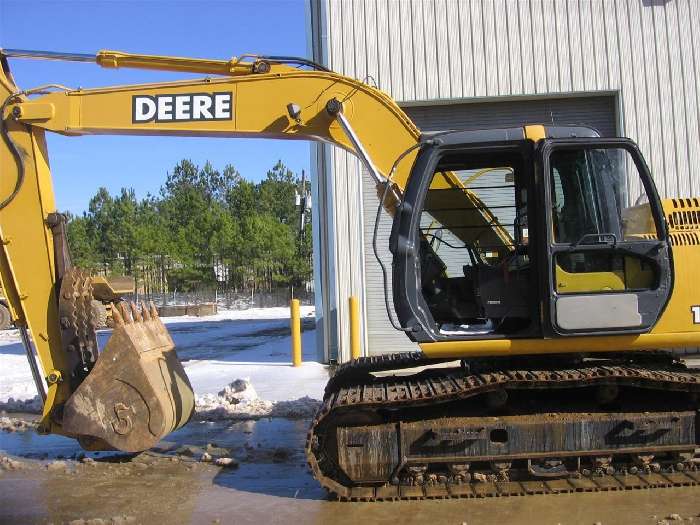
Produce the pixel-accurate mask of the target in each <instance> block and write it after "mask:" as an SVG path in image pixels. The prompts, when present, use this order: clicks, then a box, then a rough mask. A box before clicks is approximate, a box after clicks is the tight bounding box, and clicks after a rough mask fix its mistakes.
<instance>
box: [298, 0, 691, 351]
mask: <svg viewBox="0 0 700 525" xmlns="http://www.w3.org/2000/svg"><path fill="white" fill-rule="evenodd" d="M310 1H311V2H312V10H313V9H317V10H319V9H320V10H321V11H322V12H323V13H324V19H325V25H326V32H327V33H326V35H325V36H327V53H328V57H327V64H328V66H329V67H330V68H331V69H333V70H335V71H338V72H340V73H344V74H346V75H349V76H353V77H356V78H360V79H368V80H369V81H370V82H375V83H376V84H377V86H378V87H379V88H380V89H383V90H385V91H387V92H389V93H390V94H391V95H392V96H393V97H394V98H395V99H397V100H399V101H400V102H404V103H407V104H415V103H418V102H420V101H433V100H441V101H442V102H445V103H449V102H453V101H454V102H464V100H465V99H472V100H473V97H487V98H495V97H505V98H508V99H512V98H513V97H519V96H526V97H531V96H536V95H557V94H559V95H562V94H566V95H569V94H571V93H587V94H590V93H600V92H605V93H611V92H612V93H616V94H617V97H618V101H619V102H618V103H619V109H620V111H619V125H618V128H619V131H620V133H621V134H622V135H625V136H628V137H630V138H632V139H633V140H635V141H636V142H637V143H638V144H639V146H640V148H641V150H642V152H643V153H644V155H645V156H646V158H647V161H648V162H649V164H650V166H651V168H652V172H653V173H654V177H655V179H656V183H657V187H658V189H659V191H660V193H661V194H662V196H667V197H675V196H687V195H695V194H698V193H700V174H699V173H698V170H697V168H696V166H698V165H699V164H698V160H699V158H698V157H699V155H700V101H699V100H698V97H699V94H698V88H697V85H698V81H700V35H698V34H697V32H696V28H697V27H700V2H697V1H694V0H668V1H664V0H590V1H585V0H556V1H554V0H471V1H470V0H461V1H452V0H432V1H420V0H403V1H393V0H325V1H324V0H321V3H319V2H318V1H317V0H310ZM314 5H315V7H314ZM315 30H316V31H318V30H319V28H318V27H317V28H315ZM331 164H332V166H333V174H332V177H333V182H334V184H335V188H336V190H339V189H340V187H341V186H345V185H348V186H347V188H346V189H340V191H339V196H341V197H342V195H343V194H344V195H345V200H344V201H341V202H339V203H338V205H337V206H338V207H337V210H336V217H340V216H341V215H342V216H344V217H348V223H347V225H346V226H347V228H345V229H339V230H338V231H339V232H349V231H351V230H352V228H353V227H356V228H357V230H360V225H361V224H363V223H362V222H357V221H359V220H360V219H361V215H362V213H361V211H360V210H357V209H353V208H354V207H355V206H356V202H355V200H354V199H352V197H351V196H352V192H353V191H356V187H352V186H351V185H354V184H356V181H357V180H358V179H359V174H360V171H359V164H358V163H357V162H356V161H355V160H354V159H353V158H350V157H349V156H348V155H347V154H345V153H343V152H340V151H333V153H332V160H331ZM348 228H349V229H348ZM366 231H367V226H366V222H365V233H366ZM348 235H349V243H350V244H349V246H348V249H347V253H343V254H342V257H340V258H338V260H337V261H336V263H337V264H338V268H337V271H338V273H339V275H340V276H341V278H340V279H339V281H346V279H351V280H352V282H342V283H341V282H339V285H338V290H339V299H338V301H339V305H340V304H341V303H342V302H343V301H345V300H346V297H343V294H349V293H355V294H359V295H360V296H361V297H362V290H361V289H360V288H359V285H361V284H362V279H361V278H360V277H359V276H355V272H356V271H357V268H358V266H362V260H363V259H362V258H363V252H364V250H363V249H362V242H359V243H358V240H357V239H356V238H355V237H354V236H353V235H350V234H349V233H348ZM339 240H340V239H339ZM367 255H368V256H370V255H371V254H367ZM341 259H342V260H341ZM346 270H347V271H346ZM368 285H372V286H376V285H375V284H374V283H368ZM341 288H342V289H343V290H342V291H341ZM368 293H371V292H369V291H368ZM340 308H341V307H340V306H339V313H340V314H341V315H340V316H339V321H338V322H339V325H340V326H341V327H342V325H343V323H344V320H343V318H342V312H340ZM365 315H366V316H367V317H368V318H370V319H371V317H372V313H371V312H369V313H367V312H365ZM368 320H369V319H368ZM398 335H401V334H398ZM342 337H343V338H344V337H346V336H345V334H343V335H342ZM401 338H402V341H403V340H405V337H404V336H401ZM340 345H341V347H342V345H343V341H342V340H341V341H340Z"/></svg>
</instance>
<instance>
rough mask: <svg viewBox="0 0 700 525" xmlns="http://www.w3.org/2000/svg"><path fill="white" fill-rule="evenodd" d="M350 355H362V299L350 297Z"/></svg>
mask: <svg viewBox="0 0 700 525" xmlns="http://www.w3.org/2000/svg"><path fill="white" fill-rule="evenodd" d="M349 302H350V357H352V358H353V359H359V357H360V301H358V300H357V297H355V296H354V295H353V296H351V297H350V301H349Z"/></svg>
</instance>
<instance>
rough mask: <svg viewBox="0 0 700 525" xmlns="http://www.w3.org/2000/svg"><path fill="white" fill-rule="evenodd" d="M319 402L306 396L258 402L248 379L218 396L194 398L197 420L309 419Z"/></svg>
mask: <svg viewBox="0 0 700 525" xmlns="http://www.w3.org/2000/svg"><path fill="white" fill-rule="evenodd" d="M320 404H321V402H320V401H318V400H317V399H312V398H310V397H308V396H304V397H301V398H299V399H292V400H286V401H267V400H264V399H260V397H258V393H257V392H256V391H255V388H254V387H253V385H252V383H251V382H250V380H248V379H236V380H235V381H233V382H232V383H230V384H229V385H227V386H226V387H225V388H224V389H223V390H221V391H220V392H219V393H218V394H216V395H214V394H204V395H203V396H196V397H195V410H196V414H195V417H196V418H197V419H210V420H211V419H214V420H221V419H234V420H240V419H258V418H261V417H285V418H289V419H306V418H311V417H313V416H314V414H315V413H316V410H318V407H319V406H320Z"/></svg>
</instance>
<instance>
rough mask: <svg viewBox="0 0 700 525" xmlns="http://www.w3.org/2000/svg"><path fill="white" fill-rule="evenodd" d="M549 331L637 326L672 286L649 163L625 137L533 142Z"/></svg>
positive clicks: (648, 321) (648, 320)
mask: <svg viewBox="0 0 700 525" xmlns="http://www.w3.org/2000/svg"><path fill="white" fill-rule="evenodd" d="M539 151H540V153H539V155H540V166H542V188H543V190H544V200H545V203H544V204H545V211H546V213H545V214H544V228H545V230H546V232H547V234H546V236H545V238H546V243H545V244H546V245H545V253H544V254H543V255H544V257H543V259H542V260H543V261H546V263H545V267H546V272H547V273H546V275H543V282H544V284H545V289H546V291H547V292H548V294H549V300H548V301H547V300H545V304H547V303H548V306H549V319H550V323H551V328H552V331H553V333H554V334H553V335H583V334H591V333H596V334H616V333H644V332H647V331H649V330H650V329H651V328H652V327H653V326H654V324H655V323H656V321H657V319H658V318H659V317H660V315H661V313H662V311H663V309H664V307H665V305H666V303H667V301H668V299H669V297H670V294H671V290H672V283H673V266H672V263H671V251H670V244H669V242H668V234H667V230H666V224H665V221H664V219H663V213H662V208H661V203H660V201H659V198H658V195H657V193H656V189H655V187H654V183H653V180H652V178H651V175H650V174H649V169H648V168H647V166H646V163H645V162H644V159H643V158H642V156H641V154H640V152H639V150H638V148H637V146H636V145H635V144H634V143H633V142H631V141H629V140H626V139H598V138H595V139H593V138H578V139H549V140H544V141H542V142H541V143H540V149H539Z"/></svg>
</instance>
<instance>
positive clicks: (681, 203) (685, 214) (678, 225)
mask: <svg viewBox="0 0 700 525" xmlns="http://www.w3.org/2000/svg"><path fill="white" fill-rule="evenodd" d="M663 205H664V206H663V207H664V211H665V212H666V220H667V221H668V226H669V229H670V230H671V233H674V232H687V231H689V230H691V231H692V230H695V231H700V199H697V198H693V199H668V200H665V201H664V203H663Z"/></svg>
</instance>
